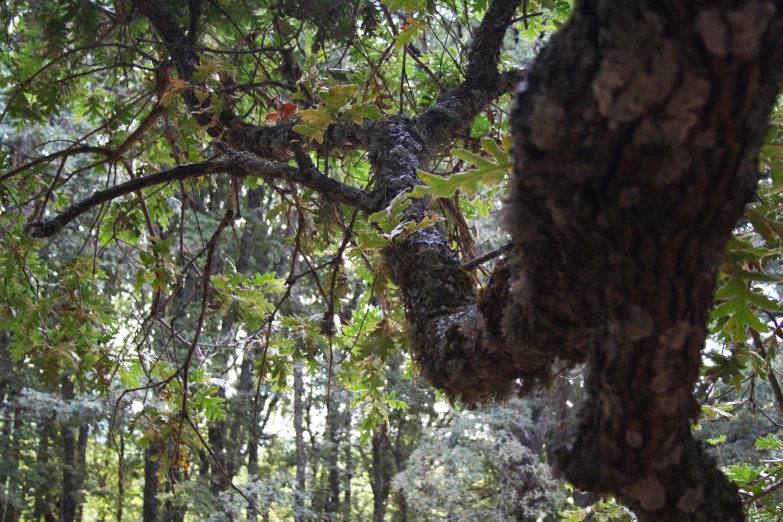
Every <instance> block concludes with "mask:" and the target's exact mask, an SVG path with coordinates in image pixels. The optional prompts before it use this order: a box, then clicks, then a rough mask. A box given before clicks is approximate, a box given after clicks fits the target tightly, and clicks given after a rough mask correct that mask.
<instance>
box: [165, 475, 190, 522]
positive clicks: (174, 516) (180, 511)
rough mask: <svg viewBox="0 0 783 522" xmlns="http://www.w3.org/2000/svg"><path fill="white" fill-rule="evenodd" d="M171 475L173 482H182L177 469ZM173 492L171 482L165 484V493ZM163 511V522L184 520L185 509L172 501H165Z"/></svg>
mask: <svg viewBox="0 0 783 522" xmlns="http://www.w3.org/2000/svg"><path fill="white" fill-rule="evenodd" d="M172 475H173V476H174V481H176V482H177V483H179V481H180V480H182V472H181V471H180V470H179V468H176V469H175V470H174V471H173V472H172ZM173 491H174V485H173V484H172V483H171V481H167V482H166V492H167V493H172V492H173ZM164 509H165V511H164V514H163V522H184V520H185V514H186V511H187V509H186V507H185V506H184V505H181V504H175V503H174V501H173V500H170V499H169V500H167V501H166V504H165V508H164Z"/></svg>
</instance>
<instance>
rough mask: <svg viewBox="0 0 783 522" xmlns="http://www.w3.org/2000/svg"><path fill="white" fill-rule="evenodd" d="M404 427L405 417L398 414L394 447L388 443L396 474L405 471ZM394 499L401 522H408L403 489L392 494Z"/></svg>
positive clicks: (406, 501)
mask: <svg viewBox="0 0 783 522" xmlns="http://www.w3.org/2000/svg"><path fill="white" fill-rule="evenodd" d="M404 427H405V416H404V415H402V414H400V422H399V423H398V424H397V434H396V435H395V437H394V445H393V446H392V444H391V441H390V440H389V441H388V444H389V449H390V451H391V452H392V455H394V466H395V468H396V470H397V473H402V472H403V470H404V469H405V461H404V458H403V454H402V430H403V428H404ZM387 439H388V438H387ZM394 499H395V501H396V502H397V511H398V513H399V516H400V521H401V522H408V497H407V496H406V495H405V489H404V488H400V489H399V490H397V491H396V492H395V493H394Z"/></svg>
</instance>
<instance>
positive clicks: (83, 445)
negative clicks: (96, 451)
mask: <svg viewBox="0 0 783 522" xmlns="http://www.w3.org/2000/svg"><path fill="white" fill-rule="evenodd" d="M89 435H90V425H89V424H87V423H86V422H83V423H82V424H81V426H79V439H78V443H77V449H78V453H77V455H78V459H77V460H78V462H77V468H76V471H77V476H76V491H77V492H81V491H82V490H83V489H84V481H85V479H86V477H87V442H88V438H89ZM83 511H84V506H83V502H81V498H78V499H77V505H76V522H82V518H83Z"/></svg>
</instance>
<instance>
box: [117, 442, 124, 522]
mask: <svg viewBox="0 0 783 522" xmlns="http://www.w3.org/2000/svg"><path fill="white" fill-rule="evenodd" d="M124 460H125V437H124V436H122V435H120V461H119V462H118V463H117V522H122V515H123V509H124V508H125V474H124V473H123V472H122V463H123V461H124Z"/></svg>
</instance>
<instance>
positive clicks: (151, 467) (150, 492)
mask: <svg viewBox="0 0 783 522" xmlns="http://www.w3.org/2000/svg"><path fill="white" fill-rule="evenodd" d="M161 449H162V447H161V444H160V443H159V442H153V443H152V444H150V447H149V448H147V451H145V452H144V502H143V507H142V521H143V522H158V516H159V515H158V485H159V484H160V480H159V479H158V471H159V470H160V461H159V460H152V457H154V456H155V455H158V454H159V453H160V451H161Z"/></svg>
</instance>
